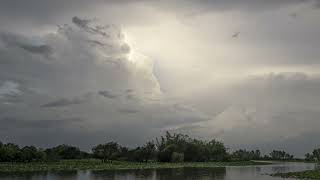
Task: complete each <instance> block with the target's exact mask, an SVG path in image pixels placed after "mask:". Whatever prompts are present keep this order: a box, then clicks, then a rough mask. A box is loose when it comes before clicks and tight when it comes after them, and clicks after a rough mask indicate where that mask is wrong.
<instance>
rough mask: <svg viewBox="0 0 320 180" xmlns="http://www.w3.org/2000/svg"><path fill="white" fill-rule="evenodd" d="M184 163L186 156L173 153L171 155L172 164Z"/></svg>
mask: <svg viewBox="0 0 320 180" xmlns="http://www.w3.org/2000/svg"><path fill="white" fill-rule="evenodd" d="M183 161H184V154H183V153H177V152H173V153H172V155H171V162H175V163H177V162H183Z"/></svg>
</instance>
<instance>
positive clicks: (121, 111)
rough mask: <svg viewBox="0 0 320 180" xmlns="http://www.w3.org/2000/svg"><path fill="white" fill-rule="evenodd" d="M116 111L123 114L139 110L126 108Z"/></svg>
mask: <svg viewBox="0 0 320 180" xmlns="http://www.w3.org/2000/svg"><path fill="white" fill-rule="evenodd" d="M118 111H119V112H120V113H123V114H135V113H138V112H140V111H139V110H137V109H129V108H127V109H119V110H118Z"/></svg>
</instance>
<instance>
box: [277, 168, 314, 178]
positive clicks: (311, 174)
mask: <svg viewBox="0 0 320 180" xmlns="http://www.w3.org/2000/svg"><path fill="white" fill-rule="evenodd" d="M272 176H276V177H282V178H296V179H320V170H309V171H302V172H289V173H277V174H273V175H272Z"/></svg>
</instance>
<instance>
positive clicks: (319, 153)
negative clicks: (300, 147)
mask: <svg viewBox="0 0 320 180" xmlns="http://www.w3.org/2000/svg"><path fill="white" fill-rule="evenodd" d="M305 160H306V161H311V162H314V161H318V162H320V148H319V149H315V150H313V152H312V153H307V154H306V155H305Z"/></svg>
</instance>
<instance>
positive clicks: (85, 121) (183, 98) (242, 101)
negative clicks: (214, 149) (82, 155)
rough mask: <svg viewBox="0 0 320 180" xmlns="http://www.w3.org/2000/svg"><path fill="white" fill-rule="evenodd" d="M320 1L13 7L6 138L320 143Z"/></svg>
mask: <svg viewBox="0 0 320 180" xmlns="http://www.w3.org/2000/svg"><path fill="white" fill-rule="evenodd" d="M319 18H320V1H319V0H199V1H193V0H91V1H87V0H56V1H50V0H29V1H20V0H2V1H1V2H0V24H1V26H0V140H1V141H2V142H14V143H17V144H19V145H36V146H39V147H52V146H55V145H58V144H70V145H76V146H79V147H81V148H82V149H84V150H90V148H91V147H92V146H94V145H96V144H98V143H104V142H107V141H118V142H119V143H120V144H122V145H126V146H130V147H134V146H138V145H141V144H143V143H144V142H145V141H148V140H152V139H154V138H155V137H158V136H160V135H163V134H164V133H165V132H166V131H171V132H180V133H185V134H188V135H190V136H192V137H197V138H202V139H207V140H208V139H218V140H221V141H223V142H224V143H225V144H226V146H227V147H228V148H230V149H231V150H234V149H238V148H247V149H256V148H260V149H261V150H262V151H263V152H269V151H270V150H272V149H281V150H286V151H288V152H289V153H292V154H295V155H296V156H299V157H302V156H303V155H304V154H305V153H307V152H310V151H312V150H313V149H314V148H316V147H319V146H320V139H319V138H317V137H319V135H320V132H319V127H320V119H319V118H320V72H319V67H320V66H319V65H320V64H319V62H320V59H319V58H320V51H319V47H320V36H319V33H320V23H319Z"/></svg>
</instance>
